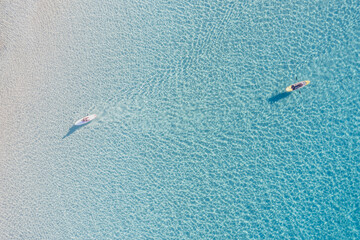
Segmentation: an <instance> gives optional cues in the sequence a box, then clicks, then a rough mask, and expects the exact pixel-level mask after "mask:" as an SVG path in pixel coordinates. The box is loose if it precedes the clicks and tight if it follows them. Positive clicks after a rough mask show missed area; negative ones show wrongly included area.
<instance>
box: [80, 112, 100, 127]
mask: <svg viewBox="0 0 360 240" xmlns="http://www.w3.org/2000/svg"><path fill="white" fill-rule="evenodd" d="M95 118H96V114H93V115H89V116H86V117H83V118H82V119H79V120H77V121H76V123H75V125H76V126H80V125H83V124H86V123H88V122H91V121H92V120H94V119H95Z"/></svg>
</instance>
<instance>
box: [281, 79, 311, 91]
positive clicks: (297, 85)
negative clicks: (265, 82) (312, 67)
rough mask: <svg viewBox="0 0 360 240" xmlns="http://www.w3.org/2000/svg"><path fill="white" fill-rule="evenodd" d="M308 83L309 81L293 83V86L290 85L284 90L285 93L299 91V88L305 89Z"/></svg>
mask: <svg viewBox="0 0 360 240" xmlns="http://www.w3.org/2000/svg"><path fill="white" fill-rule="evenodd" d="M309 83H310V81H303V82H298V83H295V84H293V85H290V86H288V87H287V88H286V91H287V92H292V91H294V90H296V89H299V88H302V87H305V86H306V85H308V84H309Z"/></svg>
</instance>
